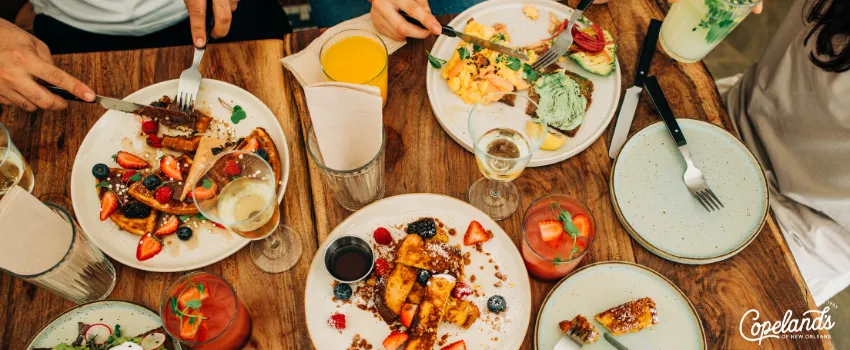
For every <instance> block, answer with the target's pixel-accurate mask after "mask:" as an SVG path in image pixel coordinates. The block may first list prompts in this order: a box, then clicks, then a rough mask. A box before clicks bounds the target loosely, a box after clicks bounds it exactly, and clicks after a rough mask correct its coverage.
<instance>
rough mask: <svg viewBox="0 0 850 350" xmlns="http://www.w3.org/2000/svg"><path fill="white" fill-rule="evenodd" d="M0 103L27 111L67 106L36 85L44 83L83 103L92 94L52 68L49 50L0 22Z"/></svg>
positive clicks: (80, 83)
mask: <svg viewBox="0 0 850 350" xmlns="http://www.w3.org/2000/svg"><path fill="white" fill-rule="evenodd" d="M0 38H3V39H2V40H0V104H4V105H13V106H18V107H21V108H23V109H26V110H28V111H30V112H32V111H35V110H36V109H37V108H42V109H53V110H59V109H64V108H65V107H68V103H67V102H66V101H65V100H64V99H62V98H61V97H59V96H56V95H54V94H53V93H51V92H50V91H47V89H45V88H44V87H43V86H41V85H39V84H38V83H37V82H36V79H41V80H44V81H46V82H48V83H51V84H53V85H56V86H58V87H60V88H62V89H65V90H66V91H68V92H70V93H72V94H74V95H75V96H77V97H79V98H81V99H84V100H86V101H94V98H95V94H94V91H93V90H92V89H91V88H90V87H88V86H87V85H86V84H83V82H81V81H79V80H78V79H77V78H74V77H73V76H71V75H70V74H68V73H66V72H65V71H63V70H61V69H59V68H57V67H56V66H54V65H53V58H52V57H50V49H48V48H47V45H45V44H44V43H43V42H42V41H41V40H38V39H36V38H35V37H33V36H32V35H30V34H29V33H27V32H26V31H24V30H23V29H21V28H18V27H17V26H16V25H14V24H12V23H9V22H7V21H5V20H2V19H0Z"/></svg>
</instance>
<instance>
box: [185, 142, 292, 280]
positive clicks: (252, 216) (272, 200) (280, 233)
mask: <svg viewBox="0 0 850 350" xmlns="http://www.w3.org/2000/svg"><path fill="white" fill-rule="evenodd" d="M201 174H202V175H201V177H200V179H199V180H198V182H197V184H196V185H195V188H194V189H193V190H192V198H193V199H194V201H195V205H196V206H197V207H198V210H199V211H200V212H201V214H203V215H204V216H205V217H206V218H207V219H209V220H212V221H214V222H216V223H219V224H221V225H223V226H224V227H226V228H227V229H229V230H230V231H232V232H234V233H236V234H238V235H240V236H242V237H244V238H247V239H250V240H254V242H252V243H251V248H250V249H251V260H252V261H253V262H254V264H256V265H257V267H259V268H260V269H261V270H263V271H266V272H270V273H277V272H283V271H286V270H289V269H290V268H292V266H294V265H295V264H296V263H297V262H298V258H299V257H301V243H300V241H299V239H298V237H297V235H296V234H295V232H294V231H293V230H292V229H290V228H289V227H287V226H286V225H283V224H282V223H281V221H282V220H281V217H280V206H279V204H278V201H277V198H278V195H277V191H276V189H277V183H276V182H275V174H274V170H272V167H271V165H269V163H268V162H266V161H265V160H264V159H263V158H261V157H260V156H258V155H257V154H256V153H254V152H247V151H239V150H235V151H228V152H223V153H221V154H219V155H218V156H216V157H215V158H213V159H212V160H210V161H208V162H207V163H206V165H205V166H204V168H203V170H202V171H201Z"/></svg>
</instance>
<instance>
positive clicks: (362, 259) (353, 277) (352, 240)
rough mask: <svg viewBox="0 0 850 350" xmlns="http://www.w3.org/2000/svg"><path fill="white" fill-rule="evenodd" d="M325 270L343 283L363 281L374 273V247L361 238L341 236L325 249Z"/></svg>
mask: <svg viewBox="0 0 850 350" xmlns="http://www.w3.org/2000/svg"><path fill="white" fill-rule="evenodd" d="M324 261H325V270H327V271H328V274H330V275H331V277H332V278H333V279H335V280H337V281H339V282H341V283H355V282H359V281H362V280H363V279H364V278H366V277H368V276H369V274H370V273H372V269H373V268H374V266H375V254H374V252H373V251H372V246H370V245H369V243H368V242H366V241H365V240H363V239H362V238H360V237H356V236H341V237H338V238H336V239H334V240H333V241H332V242H331V243H330V244H328V247H327V248H326V249H325V259H324Z"/></svg>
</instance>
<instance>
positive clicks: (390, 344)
mask: <svg viewBox="0 0 850 350" xmlns="http://www.w3.org/2000/svg"><path fill="white" fill-rule="evenodd" d="M409 337H410V336H409V335H407V333H404V332H402V331H393V332H392V333H390V335H389V336H388V337H387V338H386V339H384V342H383V343H382V344H384V348H385V349H387V350H397V349H401V346H402V345H404V342H406V341H407V338H409Z"/></svg>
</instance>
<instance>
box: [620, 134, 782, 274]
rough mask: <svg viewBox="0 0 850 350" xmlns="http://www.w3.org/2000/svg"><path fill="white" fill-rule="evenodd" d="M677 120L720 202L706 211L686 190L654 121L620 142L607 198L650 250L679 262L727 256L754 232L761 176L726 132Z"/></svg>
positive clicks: (678, 163)
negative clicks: (609, 197)
mask: <svg viewBox="0 0 850 350" xmlns="http://www.w3.org/2000/svg"><path fill="white" fill-rule="evenodd" d="M678 121H679V125H680V127H681V128H682V132H684V134H685V138H686V139H687V140H688V146H689V148H690V151H691V157H692V158H693V160H694V163H695V164H696V166H697V167H698V168H699V169H700V170H702V172H703V175H704V176H705V179H706V181H707V182H708V185H709V186H710V187H711V190H712V191H713V192H714V194H715V195H717V197H718V198H719V199H720V201H721V202H723V205H724V207H723V208H721V209H720V210H716V211H712V212H708V211H707V210H705V208H703V207H702V205H700V204H699V202H698V201H697V200H696V198H694V197H693V196H691V194H690V192H688V188H687V187H685V182H684V181H683V180H682V175H683V174H684V173H685V161H684V160H683V159H682V156H681V154H680V153H679V150H678V149H677V148H676V144H675V142H673V140H672V139H671V138H670V134H669V133H668V132H667V128H666V127H665V126H664V123H662V122H660V121H659V122H656V123H654V124H651V125H649V126H647V127H646V128H644V129H642V130H640V131H638V132H637V133H635V135H633V136H632V137H631V138H630V139H629V140H628V141H627V142H626V144H625V145H624V146H623V150H622V151H620V154H619V156H618V157H617V159H616V160H615V161H614V169H613V170H612V171H611V181H610V189H611V201H612V202H613V204H614V209H615V211H616V212H617V216H618V217H619V218H620V221H621V222H622V223H623V226H625V228H626V231H628V232H629V234H630V235H631V236H632V237H633V238H634V239H635V240H636V241H638V243H640V244H641V245H642V246H644V248H646V249H647V250H649V251H651V252H652V253H654V254H656V255H658V256H661V257H662V258H665V259H668V260H672V261H675V262H679V263H683V264H708V263H712V262H716V261H720V260H723V259H727V258H729V257H731V256H733V255H735V254H737V253H738V252H740V251H741V250H743V249H744V248H746V246H747V245H748V244H750V242H752V241H753V240H754V239H755V237H756V235H758V233H759V231H761V227H762V225H763V224H764V221H765V218H766V217H767V211H768V207H769V206H768V191H767V182H766V181H765V178H764V173H763V172H762V169H761V166H760V165H759V163H758V161H756V159H755V157H753V154H752V153H750V151H749V150H748V149H747V147H746V146H744V144H743V143H741V141H739V140H738V139H737V138H735V137H734V136H732V134H730V133H729V132H727V131H726V130H723V129H722V128H720V127H718V126H716V125H713V124H710V123H706V122H702V121H698V120H694V119H678Z"/></svg>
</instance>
